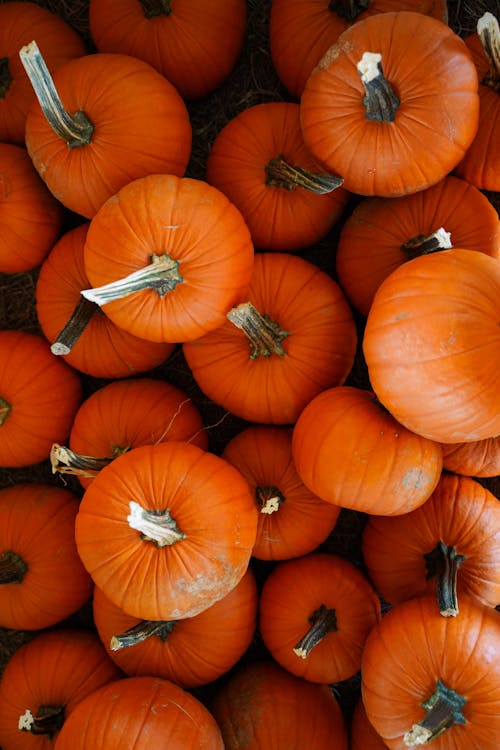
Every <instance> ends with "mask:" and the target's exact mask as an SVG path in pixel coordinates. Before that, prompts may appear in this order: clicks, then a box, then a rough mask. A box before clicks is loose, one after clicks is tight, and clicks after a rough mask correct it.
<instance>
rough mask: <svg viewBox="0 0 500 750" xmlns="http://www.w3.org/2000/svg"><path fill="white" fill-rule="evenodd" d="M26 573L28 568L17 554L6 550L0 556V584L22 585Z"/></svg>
mask: <svg viewBox="0 0 500 750" xmlns="http://www.w3.org/2000/svg"><path fill="white" fill-rule="evenodd" d="M27 571H28V566H27V565H26V563H25V562H24V560H23V558H22V557H21V556H20V555H18V554H17V552H12V550H8V551H7V552H3V553H2V554H1V555H0V584H2V583H22V581H23V578H24V576H25V575H26V573H27Z"/></svg>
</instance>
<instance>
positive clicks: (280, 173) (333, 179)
mask: <svg viewBox="0 0 500 750" xmlns="http://www.w3.org/2000/svg"><path fill="white" fill-rule="evenodd" d="M264 171H265V173H266V185H273V186H274V187H279V188H284V189H285V190H295V188H297V187H301V188H304V190H308V191H309V192H311V193H315V194H316V195H325V194H326V193H331V192H332V190H335V188H338V187H340V186H341V185H342V183H343V182H344V178H343V177H339V176H338V175H333V174H324V173H323V174H315V173H314V172H309V171H308V170H307V169H302V167H297V166H294V165H292V164H289V163H288V162H287V161H286V159H285V157H284V156H283V154H278V156H276V157H273V158H272V159H270V160H269V162H268V164H266V166H265V168H264Z"/></svg>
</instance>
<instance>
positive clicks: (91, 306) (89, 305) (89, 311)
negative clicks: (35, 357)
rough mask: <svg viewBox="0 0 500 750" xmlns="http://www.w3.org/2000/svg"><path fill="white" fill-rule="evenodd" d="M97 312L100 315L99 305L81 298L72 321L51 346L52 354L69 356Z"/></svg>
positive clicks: (69, 321) (71, 318)
mask: <svg viewBox="0 0 500 750" xmlns="http://www.w3.org/2000/svg"><path fill="white" fill-rule="evenodd" d="M97 312H99V313H100V308H99V305H96V303H95V302H91V301H90V300H88V299H85V297H81V298H80V299H79V300H78V302H77V304H76V306H75V309H74V310H73V312H72V314H71V317H70V319H69V320H68V322H67V323H66V325H65V326H64V328H63V329H62V330H61V331H60V332H59V334H58V335H57V338H56V340H55V341H54V343H53V344H52V345H51V347H50V351H51V352H52V354H56V355H61V354H69V353H70V351H71V350H72V348H73V347H74V345H75V344H76V342H77V341H78V339H79V338H80V336H81V335H82V333H83V332H84V331H85V329H86V328H87V326H88V324H89V323H90V321H91V320H92V318H93V317H94V315H95V314H96V313H97Z"/></svg>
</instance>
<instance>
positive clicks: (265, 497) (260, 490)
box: [255, 486, 285, 515]
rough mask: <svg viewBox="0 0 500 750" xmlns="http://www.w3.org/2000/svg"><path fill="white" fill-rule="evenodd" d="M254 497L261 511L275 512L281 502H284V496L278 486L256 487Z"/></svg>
mask: <svg viewBox="0 0 500 750" xmlns="http://www.w3.org/2000/svg"><path fill="white" fill-rule="evenodd" d="M255 499H256V501H257V505H258V506H259V510H260V512H261V513H267V514H269V515H270V514H271V513H275V512H276V511H277V510H279V508H280V505H281V503H284V502H285V497H284V496H283V495H282V494H281V492H280V491H279V489H278V487H274V486H272V487H268V486H267V487H256V488H255Z"/></svg>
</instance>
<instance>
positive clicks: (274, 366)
mask: <svg viewBox="0 0 500 750" xmlns="http://www.w3.org/2000/svg"><path fill="white" fill-rule="evenodd" d="M247 300H248V301H250V302H251V303H252V304H253V305H254V306H255V308H256V309H257V310H258V311H259V312H260V313H261V314H264V313H266V314H267V315H269V317H270V318H271V319H272V320H273V321H275V322H277V323H278V325H279V327H280V328H281V329H283V330H285V331H287V333H288V336H286V337H285V338H284V339H283V341H282V347H283V349H284V352H285V355H284V356H281V355H279V354H276V353H273V354H271V356H268V357H265V356H257V357H256V358H255V359H252V358H251V356H250V354H251V352H250V346H249V341H248V338H247V336H246V335H245V334H244V333H243V332H242V331H241V330H240V329H239V328H237V327H236V326H235V325H234V324H233V323H231V322H230V321H226V322H225V323H224V324H223V325H221V326H220V327H219V328H218V329H217V330H215V331H212V332H211V333H209V334H207V335H206V336H204V337H202V338H200V339H197V340H196V341H192V342H188V343H186V344H184V345H183V351H184V355H185V357H186V360H187V362H188V365H189V367H190V368H191V371H192V373H193V377H194V378H195V380H196V381H197V383H198V385H199V386H200V388H201V389H202V391H203V392H204V393H205V394H206V395H207V396H208V397H209V398H211V399H212V400H213V401H215V402H216V403H218V404H220V405H221V406H223V407H224V408H225V409H227V410H228V411H230V412H232V413H233V414H235V415H237V416H240V417H242V418H243V419H246V420H248V421H250V422H258V423H266V424H293V423H294V422H295V421H296V419H297V418H298V416H299V414H300V412H301V411H302V409H303V408H304V406H305V405H306V403H308V401H310V399H311V398H313V397H314V396H315V395H316V394H317V393H319V392H320V391H321V390H323V389H325V388H328V387H330V386H333V385H337V384H338V383H343V382H344V380H345V379H346V377H347V375H348V374H349V372H350V370H351V368H352V365H353V362H354V355H355V351H356V338H357V334H356V328H355V324H354V320H353V317H352V312H351V309H350V307H349V305H348V303H347V300H346V298H345V297H344V295H343V293H342V291H341V289H340V287H339V286H338V284H337V283H336V282H335V281H334V280H333V279H331V278H330V277H329V276H327V275H326V273H324V272H323V271H321V270H320V269H319V268H318V267H317V266H315V265H314V264H312V263H310V262H309V261H306V260H304V259H303V258H300V257H298V256H296V255H291V254H289V253H257V254H256V256H255V266H254V273H253V276H252V279H251V282H250V286H249V289H248V293H247V295H246V297H245V301H247Z"/></svg>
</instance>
